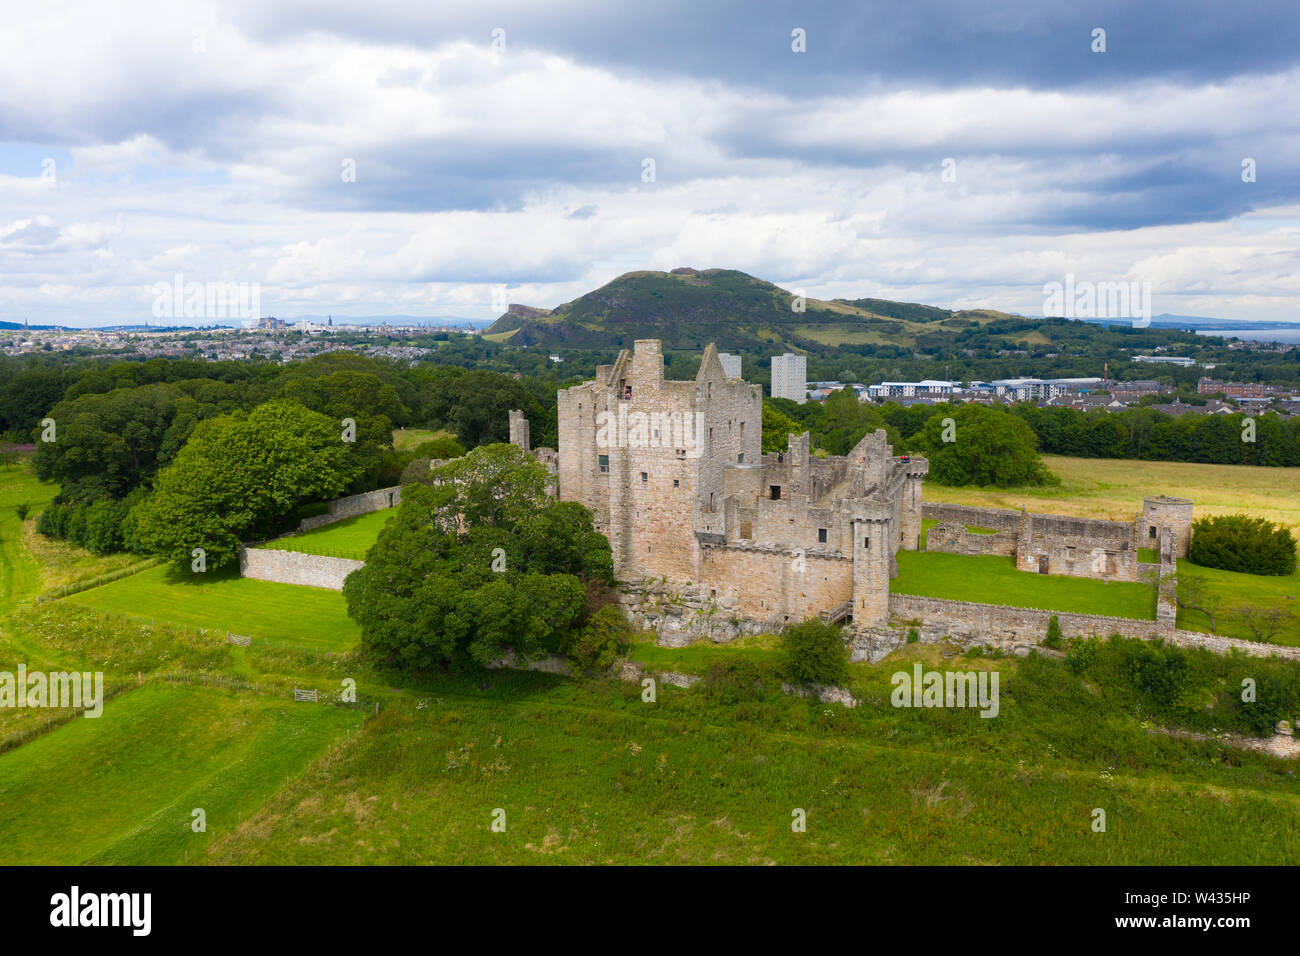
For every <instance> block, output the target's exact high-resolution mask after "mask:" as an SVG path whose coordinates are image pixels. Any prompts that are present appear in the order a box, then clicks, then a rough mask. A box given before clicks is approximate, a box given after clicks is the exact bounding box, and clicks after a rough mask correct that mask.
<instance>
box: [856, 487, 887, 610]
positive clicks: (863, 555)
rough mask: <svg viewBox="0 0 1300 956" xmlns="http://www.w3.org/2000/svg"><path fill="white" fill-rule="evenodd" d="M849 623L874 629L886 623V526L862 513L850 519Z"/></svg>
mask: <svg viewBox="0 0 1300 956" xmlns="http://www.w3.org/2000/svg"><path fill="white" fill-rule="evenodd" d="M851 527H852V529H853V532H852V533H853V623H854V625H855V626H857V627H875V626H879V625H882V624H886V623H888V621H889V578H890V569H891V565H892V564H893V557H892V555H891V554H890V537H891V531H890V523H889V520H888V519H887V518H881V517H873V516H869V515H866V514H863V513H862V512H858V513H856V514H854V516H853V523H852V525H851Z"/></svg>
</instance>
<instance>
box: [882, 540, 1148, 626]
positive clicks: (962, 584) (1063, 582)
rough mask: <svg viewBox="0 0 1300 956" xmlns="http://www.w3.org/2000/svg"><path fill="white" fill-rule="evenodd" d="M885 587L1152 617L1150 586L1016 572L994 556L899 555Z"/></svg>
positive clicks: (1011, 561)
mask: <svg viewBox="0 0 1300 956" xmlns="http://www.w3.org/2000/svg"><path fill="white" fill-rule="evenodd" d="M889 587H890V590H891V591H894V592H895V593H898V594H916V595H920V596H921V597H934V598H949V599H951V600H954V601H976V602H979V603H981V604H1009V605H1011V606H1012V607H1032V608H1044V609H1046V610H1051V611H1072V612H1074V613H1077V614H1106V615H1110V616H1112V617H1130V618H1138V619H1142V620H1151V619H1153V618H1154V617H1155V614H1156V598H1155V589H1154V588H1153V587H1152V586H1151V585H1149V584H1141V583H1134V582H1129V581H1094V580H1092V579H1091V578H1072V577H1065V576H1064V575H1057V574H1031V573H1029V572H1028V571H1017V570H1016V563H1015V561H1014V559H1012V558H1005V557H998V556H995V555H979V556H968V555H964V554H944V553H941V552H929V551H899V552H898V577H897V578H895V579H894V580H893V581H891V582H890V585H889Z"/></svg>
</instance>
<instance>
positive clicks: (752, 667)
mask: <svg viewBox="0 0 1300 956" xmlns="http://www.w3.org/2000/svg"><path fill="white" fill-rule="evenodd" d="M703 684H704V689H705V691H706V692H707V693H708V695H709V696H710V697H711V698H713V699H714V700H716V701H718V702H720V703H724V704H734V703H738V702H739V701H742V700H757V699H759V698H762V697H764V696H766V695H767V694H769V693H773V692H775V691H777V690H778V689H779V688H780V685H781V674H780V672H779V671H778V670H777V668H776V667H774V666H773V665H771V664H763V663H759V662H757V661H752V660H747V659H745V658H743V657H737V658H733V659H729V660H715V661H713V662H711V663H710V664H709V666H708V668H707V669H706V670H705V672H704V680H703Z"/></svg>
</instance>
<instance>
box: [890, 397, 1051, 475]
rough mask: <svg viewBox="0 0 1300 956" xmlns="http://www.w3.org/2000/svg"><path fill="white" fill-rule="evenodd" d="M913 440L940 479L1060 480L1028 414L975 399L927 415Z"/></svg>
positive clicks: (932, 472)
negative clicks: (1020, 414)
mask: <svg viewBox="0 0 1300 956" xmlns="http://www.w3.org/2000/svg"><path fill="white" fill-rule="evenodd" d="M914 444H916V445H919V446H920V447H922V448H923V449H924V450H925V452H926V455H927V457H928V458H929V460H930V480H931V481H934V482H937V483H939V484H941V485H995V486H997V487H999V488H1008V487H1015V486H1018V485H1042V484H1050V483H1052V482H1053V481H1054V480H1055V477H1054V476H1053V475H1052V473H1051V472H1050V471H1048V469H1047V466H1046V465H1045V464H1043V460H1042V458H1040V457H1039V455H1038V448H1037V439H1036V438H1035V437H1034V432H1033V430H1032V429H1031V428H1030V427H1029V425H1028V424H1027V423H1026V422H1025V421H1024V419H1022V418H1019V417H1017V416H1015V415H1012V414H1011V413H1009V412H1005V411H1002V410H1000V409H994V408H987V407H985V406H983V405H979V404H976V403H973V402H968V403H966V404H963V405H957V406H949V413H948V414H947V415H935V416H933V417H932V418H930V419H929V420H927V421H926V423H925V427H924V428H923V429H922V430H921V432H920V434H919V436H918V437H917V440H916V441H915V442H914Z"/></svg>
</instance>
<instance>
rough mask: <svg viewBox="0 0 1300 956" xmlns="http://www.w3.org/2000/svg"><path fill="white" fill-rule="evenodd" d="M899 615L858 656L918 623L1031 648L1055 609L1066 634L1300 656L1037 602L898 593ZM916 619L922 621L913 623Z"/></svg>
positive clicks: (929, 633) (881, 648)
mask: <svg viewBox="0 0 1300 956" xmlns="http://www.w3.org/2000/svg"><path fill="white" fill-rule="evenodd" d="M889 607H890V611H891V612H892V613H893V615H894V621H893V626H892V627H890V628H876V629H869V630H866V631H863V632H861V633H860V634H859V637H858V639H857V640H855V643H854V651H853V659H854V660H870V661H872V662H873V663H874V662H875V661H877V660H879V659H880V658H881V657H883V656H885V655H886V654H888V653H889V652H890V651H891V650H893V649H895V648H896V647H899V646H901V645H902V644H903V643H904V641H905V640H906V636H907V632H908V630H909V629H910V628H912V627H915V628H916V629H917V631H918V636H919V638H920V640H921V641H922V642H926V643H929V642H932V641H937V640H943V639H947V638H952V639H953V640H955V641H957V642H958V643H959V644H964V645H968V646H973V645H977V644H981V645H990V646H993V647H998V648H1000V649H1003V650H1007V651H1011V652H1013V653H1027V652H1028V651H1029V650H1030V649H1032V648H1034V647H1036V646H1038V645H1039V644H1041V643H1042V640H1043V638H1044V637H1046V636H1047V624H1048V621H1050V620H1051V617H1052V615H1053V614H1055V615H1056V618H1057V621H1058V622H1059V623H1060V625H1061V633H1062V634H1064V635H1065V636H1066V637H1092V636H1097V637H1109V636H1111V635H1112V634H1119V635H1121V636H1123V637H1134V638H1141V639H1144V640H1152V639H1155V638H1160V639H1163V640H1165V641H1168V642H1169V643H1171V644H1177V645H1179V646H1180V647H1200V648H1204V649H1206V650H1210V651H1214V652H1215V653H1218V654H1226V653H1228V652H1229V651H1232V650H1237V651H1241V652H1243V653H1246V654H1251V655H1253V656H1257V657H1268V656H1276V657H1283V658H1286V659H1288V660H1300V647H1285V646H1282V645H1278V644H1261V643H1257V642H1255V641H1242V640H1237V639H1236V638H1231V637H1221V636H1219V635H1216V634H1201V633H1198V632H1196V631H1184V630H1181V629H1175V628H1174V627H1173V626H1172V622H1170V621H1167V620H1162V621H1147V620H1135V619H1133V618H1124V617H1108V616H1104V615H1100V614H1072V613H1066V612H1061V611H1044V610H1038V609H1036V608H1022V607H1008V606H1006V605H998V604H976V603H973V602H970V601H948V600H944V599H942V598H926V597H917V596H915V595H911V594H893V595H890V599H889ZM912 622H918V623H916V624H913V623H912Z"/></svg>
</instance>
